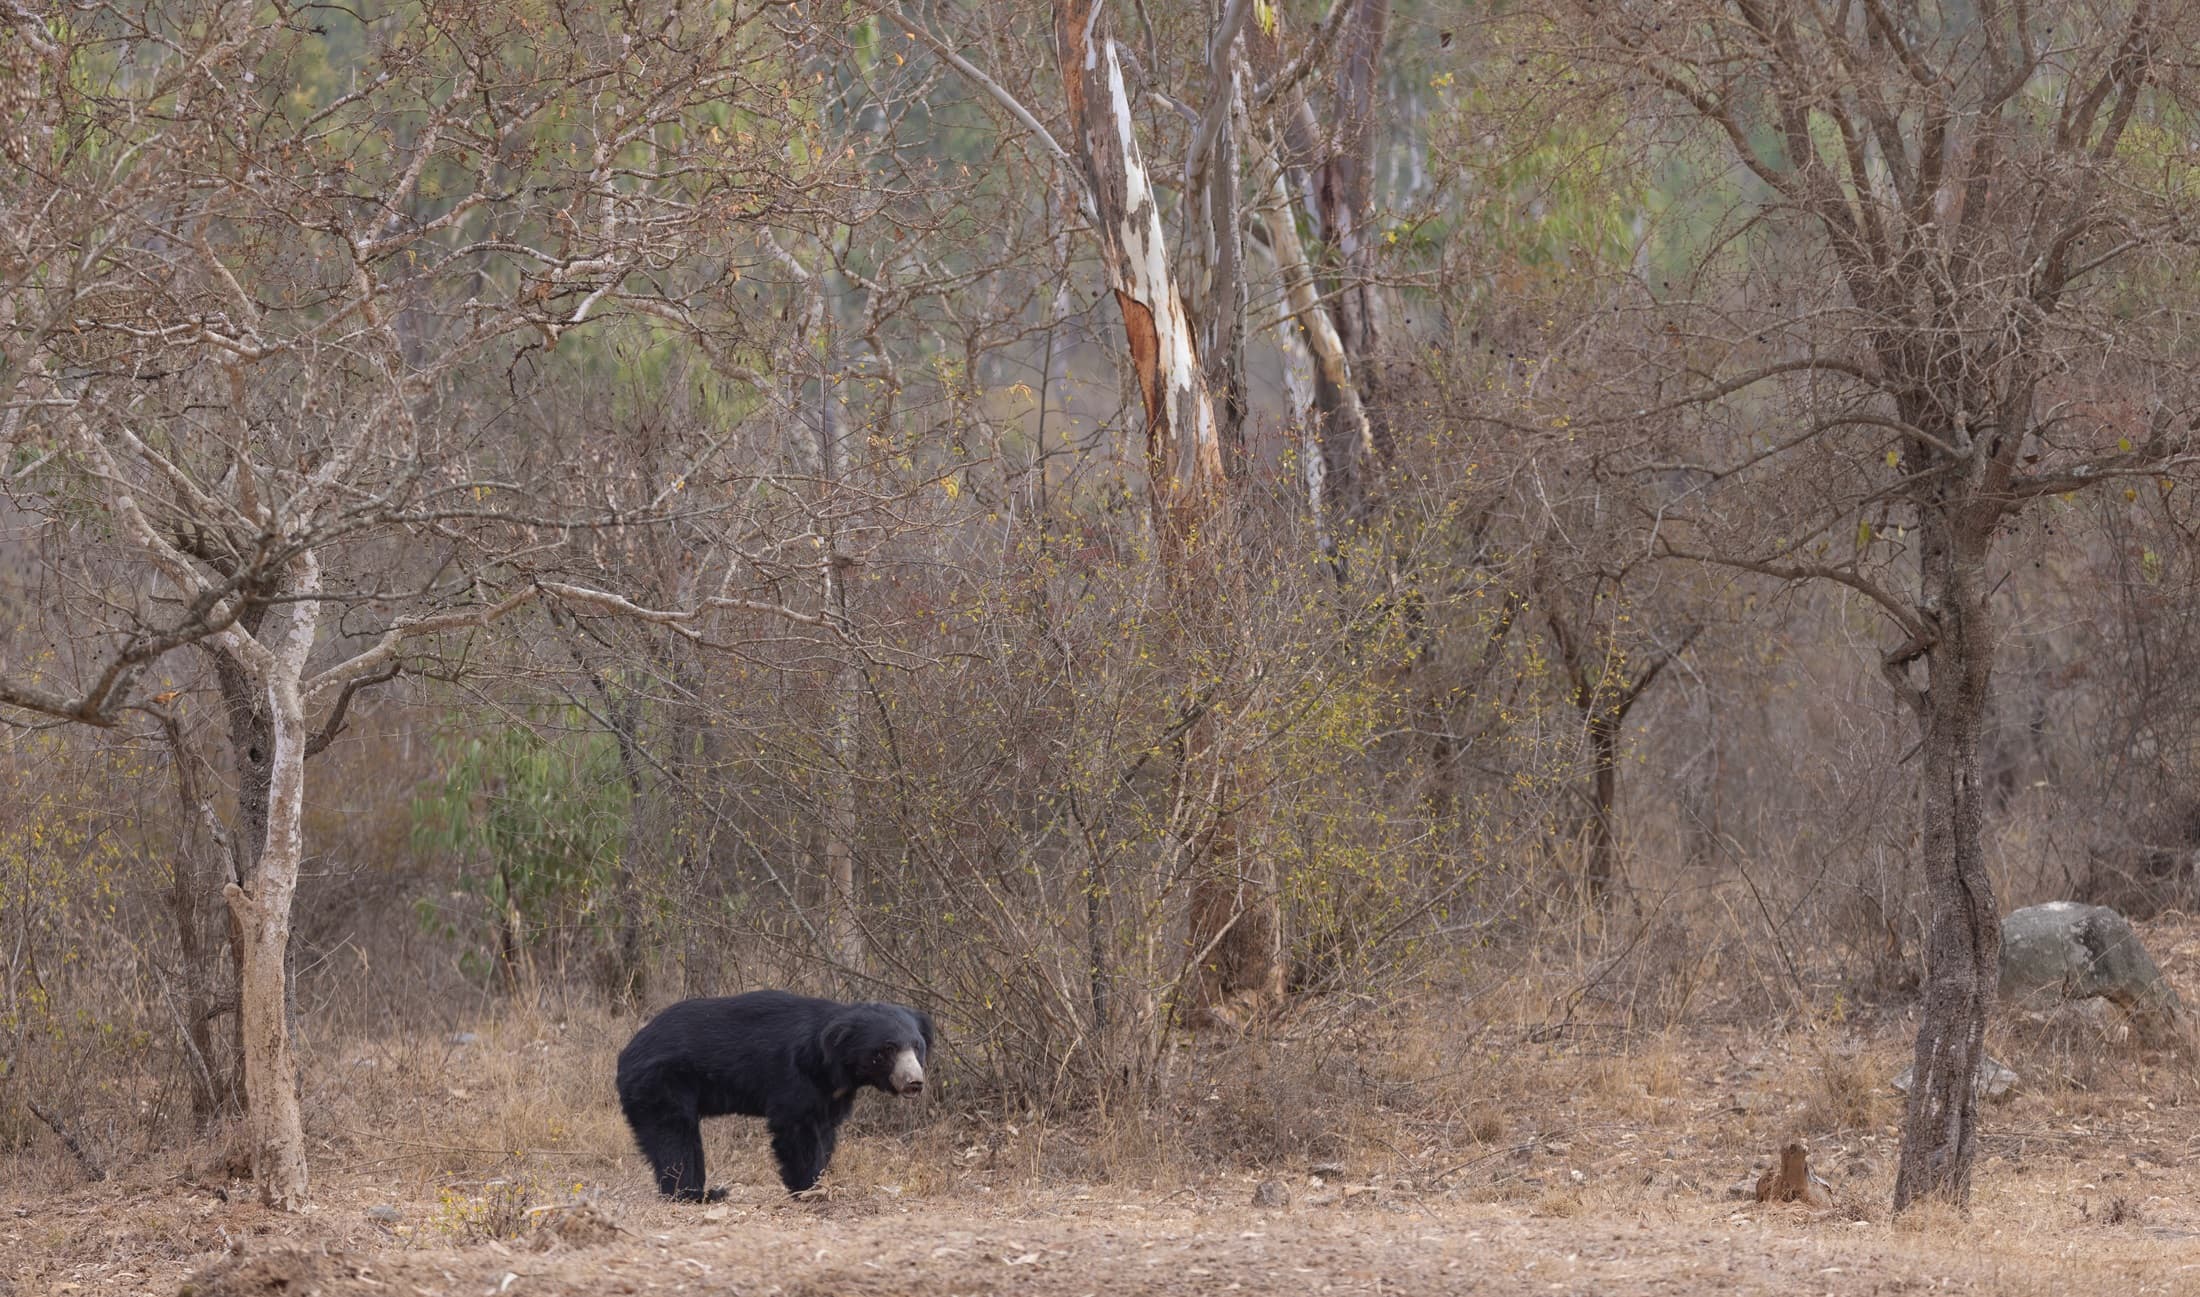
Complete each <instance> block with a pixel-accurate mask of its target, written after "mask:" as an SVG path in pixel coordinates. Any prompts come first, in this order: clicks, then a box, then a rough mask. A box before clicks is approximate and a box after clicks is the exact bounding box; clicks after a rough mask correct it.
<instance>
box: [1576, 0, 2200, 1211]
mask: <svg viewBox="0 0 2200 1297" xmlns="http://www.w3.org/2000/svg"><path fill="white" fill-rule="evenodd" d="M2196 24H2200V12H2196V11H2195V10H2194V9H2193V7H2192V6H2189V5H2178V4H2156V3H2153V2H2152V0H2129V2H2125V0H2115V2H2108V3H2097V4H2072V5H2026V4H2021V3H2017V4H2010V3H2001V2H2000V0H1979V2H1978V3H1964V4H1957V3H1941V2H1939V0H1840V2H1838V3H1834V2H1827V3H1820V2H1817V0H1812V2H1810V3H1799V4H1774V3H1765V2H1763V0H1679V2H1678V3H1675V2H1671V0H1667V2H1662V3H1656V4H1637V3H1619V4H1593V5H1592V4H1587V3H1581V4H1577V5H1575V6H1573V8H1572V12H1571V14H1570V15H1569V17H1568V18H1567V19H1565V20H1564V21H1562V22H1561V23H1559V24H1558V25H1557V26H1555V27H1551V28H1544V29H1542V30H1541V31H1540V32H1539V34H1538V37H1537V39H1539V40H1548V39H1549V38H1550V37H1552V36H1554V35H1555V37H1556V39H1555V40H1549V47H1550V48H1551V49H1552V50H1553V52H1554V53H1556V54H1558V55H1561V56H1562V57H1563V58H1564V60H1565V61H1566V63H1567V64H1568V65H1569V66H1570V67H1572V68H1573V69H1575V70H1576V71H1577V72H1579V73H1585V74H1587V75H1588V77H1589V79H1590V80H1591V81H1592V82H1593V84H1594V87H1595V88H1596V90H1598V91H1600V92H1603V93H1605V94H1607V95H1609V96H1611V97H1612V98H1613V99H1614V100H1615V101H1617V100H1624V101H1625V102H1627V103H1628V104H1629V105H1630V108H1631V112H1632V116H1633V118H1634V120H1635V121H1636V122H1637V124H1638V125H1640V126H1642V127H1644V128H1645V129H1647V130H1650V131H1652V132H1653V133H1654V134H1658V135H1662V136H1663V137H1664V140H1663V144H1662V145H1661V147H1671V148H1673V149H1675V150H1676V152H1678V153H1680V154H1683V155H1687V156H1693V157H1696V158H1698V159H1699V160H1703V159H1708V160H1709V162H1710V166H1709V168H1708V169H1709V170H1710V171H1711V172H1713V173H1715V174H1726V175H1730V176H1731V177H1732V181H1731V183H1732V185H1733V187H1734V189H1733V192H1735V193H1737V194H1738V195H1739V197H1738V199H1737V202H1736V204H1735V207H1734V209H1733V210H1732V211H1731V212H1730V213H1729V217H1730V219H1729V221H1728V223H1727V225H1726V227H1725V228H1724V229H1722V231H1721V232H1720V237H1719V238H1717V239H1707V240H1705V241H1704V245H1703V246H1704V247H1705V248H1706V251H1704V252H1703V253H1702V255H1701V257H1700V259H1699V261H1698V264H1697V265H1695V266H1694V267H1693V268H1692V269H1691V270H1689V271H1685V272H1681V277H1680V278H1679V279H1677V280H1676V281H1673V282H1652V283H1649V284H1646V285H1645V287H1646V288H1647V289H1648V290H1649V291H1648V294H1647V297H1649V298H1650V299H1653V300H1654V309H1656V310H1658V311H1660V312H1662V313H1663V314H1664V315H1665V317H1666V320H1667V324H1666V326H1665V327H1664V328H1663V330H1662V331H1654V333H1653V336H1654V338H1655V341H1654V342H1653V344H1652V345H1651V346H1649V347H1648V348H1646V349H1644V351H1643V352H1642V353H1641V356H1640V359H1641V362H1642V363H1641V367H1640V371H1639V372H1641V373H1645V374H1650V375H1653V376H1654V379H1655V382H1654V386H1655V387H1656V389H1657V393H1658V394H1657V395H1654V396H1651V397H1648V398H1647V399H1643V400H1641V401H1640V402H1639V404H1638V405H1637V408H1635V409H1634V410H1632V411H1630V412H1629V413H1628V414H1627V415H1626V416H1625V417H1624V420H1616V421H1615V423H1614V426H1615V427H1616V426H1618V425H1619V424H1620V423H1622V422H1624V424H1625V426H1626V427H1627V428H1628V430H1629V432H1630V434H1631V435H1650V436H1651V437H1652V438H1653V440H1656V441H1658V442H1660V443H1661V445H1660V448H1659V451H1658V452H1657V454H1656V455H1655V456H1653V457H1652V458H1654V459H1655V460H1657V461H1658V462H1655V463H1647V462H1646V464H1645V468H1646V471H1650V472H1654V473H1655V474H1656V475H1657V478H1658V480H1660V481H1661V482H1665V483H1668V484H1671V498H1670V500H1669V501H1668V503H1667V506H1666V516H1665V518H1664V520H1663V527H1664V545H1665V548H1666V550H1667V552H1669V553H1672V554H1675V555H1681V556H1685V557H1689V558H1695V559H1702V560H1709V561H1712V562H1716V563H1721V564H1727V565H1731V566H1734V567H1739V568H1746V569H1748V570H1751V571H1754V572H1758V573H1763V574H1767V575H1770V576H1773V577H1777V578H1782V579H1787V580H1823V581H1833V582H1838V583H1840V584H1842V585H1845V586H1847V587H1848V588H1850V589H1851V590H1854V591H1856V592H1857V593H1858V594H1860V595H1861V596H1863V597H1864V598H1865V599H1867V600H1869V601H1870V604H1871V605H1872V606H1874V607H1876V608H1877V609H1878V610H1879V612H1880V613H1881V614H1883V615H1884V617H1885V619H1886V621H1887V624H1888V626H1889V627H1890V632H1889V640H1888V641H1887V643H1886V645H1885V648H1884V654H1883V657H1882V660H1881V668H1882V671H1883V674H1884V676H1885V679H1886V681H1887V684H1888V686H1889V688H1890V689H1891V690H1892V691H1893V694H1894V696H1895V697H1896V698H1898V699H1899V700H1900V701H1901V704H1902V705H1903V706H1904V707H1905V708H1906V709H1907V710H1908V711H1909V713H1910V714H1911V715H1912V716H1913V717H1914V719H1915V723H1916V726H1917V736H1918V746H1917V749H1916V752H1915V758H1914V759H1915V762H1916V766H1915V768H1916V771H1917V778H1918V783H1919V790H1920V815H1921V830H1920V841H1921V855H1922V861H1923V869H1924V875H1925V885H1926V890H1927V894H1928V899H1929V904H1930V909H1931V919H1930V925H1931V926H1930V931H1929V934H1928V939H1927V950H1926V960H1927V980H1926V986H1925V992H1924V1005H1923V1013H1922V1017H1921V1020H1920V1023H1919V1027H1918V1034H1917V1045H1916V1059H1915V1061H1916V1083H1915V1085H1914V1086H1913V1087H1912V1088H1911V1090H1910V1092H1909V1097H1908V1100H1907V1105H1906V1108H1905V1112H1904V1119H1903V1133H1902V1153H1901V1167H1900V1171H1899V1174H1898V1176H1897V1179H1896V1182H1895V1192H1894V1198H1895V1205H1896V1207H1897V1208H1902V1207H1906V1206H1908V1205H1910V1204H1912V1203H1915V1202H1917V1201H1920V1200H1921V1199H1926V1198H1946V1199H1953V1200H1957V1201H1962V1200H1964V1199H1965V1198H1966V1197H1967V1195H1968V1193H1969V1189H1970V1184H1971V1171H1972V1164H1973V1160H1974V1158H1975V1156H1976V1152H1977V1148H1978V1126H1979V1121H1978V1107H1977V1099H1976V1095H1975V1093H1974V1077H1975V1074H1976V1069H1977V1067H1978V1064H1979V1061H1980V1059H1981V1056H1982V1042H1983V1039H1984V1033H1985V1030H1986V1025H1987V1020H1988V1016H1989V1013H1990V1011H1991V1009H1992V1006H1993V1000H1994V991H1995V982H1996V975H1997V951H1998V947H1999V939H2000V929H1999V918H2000V916H1999V912H1998V906H1997V903H1996V900H1995V895H1994V885H1993V880H1992V879H1991V877H1990V876H1989V875H1988V872H1987V867H1986V861H1985V859H1984V856H1983V854H1982V850H1981V831H1982V825H1983V820H1984V817H1985V815H1986V814H1987V790H1986V789H1985V788H1984V786H1983V784H1982V780H1981V777H1980V759H1979V752H1980V732H1981V721H1982V718H1983V716H1984V713H1985V709H1986V705H1987V697H1988V689H1989V687H1990V682H1991V679H1992V674H1993V670H1994V664H1995V658H1996V653H1997V650H1998V647H1999V641H2000V635H1999V631H1998V629H1997V626H1996V623H1995V616H1994V596H1995V591H1996V588H1997V586H1998V585H1999V584H2000V583H2001V582H2002V580H2003V577H2004V575H2005V573H2004V572H2003V571H2002V570H2001V569H2000V568H1999V567H1998V566H1997V563H1996V557H1997V556H1996V541H1997V538H1998V537H2000V536H2001V535H2003V534H2004V532H2005V531H2006V529H2007V528H2009V527H2010V526H2011V525H2012V522H2013V520H2015V519H2016V518H2017V517H2018V516H2019V515H2020V514H2021V513H2022V512H2023V511H2025V510H2026V509H2028V508H2031V507H2034V506H2036V505H2037V504H2038V503H2039V502H2041V501H2044V500H2050V499H2052V498H2054V497H2057V496H2061V495H2064V494H2066V493H2070V492H2074V491H2079V490H2083V489H2087V488H2093V487H2097V486H2100V485H2101V484H2104V483H2115V484H2116V489H2123V485H2124V481H2125V480H2128V479H2131V478H2134V477H2138V476H2156V475H2163V474H2170V473H2178V474H2182V473H2184V472H2186V471H2188V470H2189V467H2190V465H2191V464H2192V462H2193V456H2192V447H2193V437H2192V427H2193V410H2194V404H2193V395H2192V385H2191V383H2190V381H2189V379H2188V377H2187V374H2188V372H2189V356H2190V347H2191V341H2192V340H2191V338H2190V337H2189V336H2188V327H2187V326H2186V325H2185V324H2184V323H2182V321H2181V317H2180V316H2179V315H2178V313H2176V312H2175V311H2173V310H2171V309H2169V308H2167V307H2166V306H2164V305H2162V304H2160V303H2159V301H2158V300H2157V298H2156V295H2155V294H2154V293H2153V292H2151V291H2150V286H2152V285H2158V284H2160V283H2164V282H2167V281H2168V277H2169V276H2171V275H2173V274H2179V273H2182V272H2183V271H2184V269H2185V268H2186V266H2187V263H2188V262H2189V257H2188V256H2187V253H2186V249H2187V247H2188V246H2189V245H2190V242H2191V238H2192V235H2193V233H2194V226H2193V210H2194V209H2193V206H2192V192H2193V185H2194V182H2195V180H2196V179H2200V172H2196V170H2195V168H2194V166H2193V164H2192V162H2191V160H2190V157H2189V150H2188V149H2187V147H2186V141H2187V140H2188V139H2189V137H2190V133H2191V126H2192V120H2193V119H2192V117H2191V114H2190V107H2191V105H2190V104H2189V102H2188V100H2187V98H2186V94H2185V92H2186V91H2187V90H2188V89H2189V85H2188V80H2189V77H2190V75H2191V72H2190V68H2189V61H2188V59H2187V54H2188V52H2189V51H2190V50H2191V49H2192V48H2193V41H2194V37H2195V27H2196ZM1564 92H1566V91H1564V90H1561V93H1564ZM1673 125H1677V126H1678V128H1679V129H1678V131H1677V132H1674V131H1667V130H1665V129H1663V128H1665V127H1667V126H1673ZM1730 234H1731V235H1732V236H1734V237H1731V238H1729V237H1727V236H1728V235H1730ZM1742 247H1748V248H1753V249H1755V251H1754V252H1753V253H1752V254H1750V255H1749V256H1746V257H1744V256H1739V255H1737V254H1736V252H1735V249H1737V248H1742ZM1638 300H1639V299H1638Z"/></svg>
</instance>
